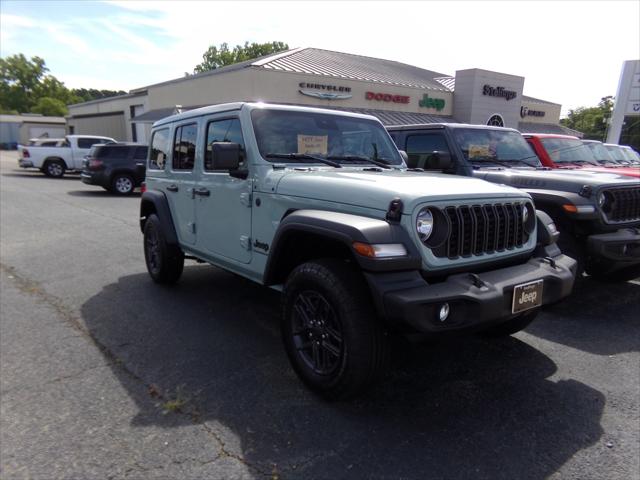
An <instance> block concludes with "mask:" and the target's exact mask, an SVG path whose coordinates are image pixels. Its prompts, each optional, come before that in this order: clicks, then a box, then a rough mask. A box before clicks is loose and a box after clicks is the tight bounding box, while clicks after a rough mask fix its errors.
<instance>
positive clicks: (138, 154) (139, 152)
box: [133, 147, 148, 160]
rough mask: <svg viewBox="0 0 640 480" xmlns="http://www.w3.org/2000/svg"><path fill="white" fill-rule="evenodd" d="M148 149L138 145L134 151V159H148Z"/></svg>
mask: <svg viewBox="0 0 640 480" xmlns="http://www.w3.org/2000/svg"><path fill="white" fill-rule="evenodd" d="M147 150H148V149H147V147H136V151H135V152H133V158H134V160H146V159H147Z"/></svg>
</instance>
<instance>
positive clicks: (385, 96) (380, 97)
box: [364, 92, 411, 103]
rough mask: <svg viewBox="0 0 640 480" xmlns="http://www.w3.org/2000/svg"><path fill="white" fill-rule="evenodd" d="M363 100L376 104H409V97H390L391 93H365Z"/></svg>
mask: <svg viewBox="0 0 640 480" xmlns="http://www.w3.org/2000/svg"><path fill="white" fill-rule="evenodd" d="M364 98H366V99H367V100H375V101H377V102H392V103H409V100H411V97H409V96H408V95H392V94H391V93H379V92H366V93H365V94H364Z"/></svg>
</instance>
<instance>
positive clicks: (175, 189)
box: [167, 184, 178, 192]
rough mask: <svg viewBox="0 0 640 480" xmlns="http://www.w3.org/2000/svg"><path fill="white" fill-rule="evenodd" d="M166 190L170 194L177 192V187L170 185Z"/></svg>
mask: <svg viewBox="0 0 640 480" xmlns="http://www.w3.org/2000/svg"><path fill="white" fill-rule="evenodd" d="M167 190H169V191H170V192H177V191H178V186H177V185H173V184H171V185H169V186H168V187H167Z"/></svg>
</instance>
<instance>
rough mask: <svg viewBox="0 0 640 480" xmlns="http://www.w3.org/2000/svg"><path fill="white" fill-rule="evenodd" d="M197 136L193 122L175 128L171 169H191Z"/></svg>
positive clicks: (196, 126)
mask: <svg viewBox="0 0 640 480" xmlns="http://www.w3.org/2000/svg"><path fill="white" fill-rule="evenodd" d="M197 136H198V125H197V124H195V123H190V124H189V125H182V126H180V127H178V128H176V135H175V137H174V140H173V163H172V168H173V170H193V164H194V162H195V159H196V137H197Z"/></svg>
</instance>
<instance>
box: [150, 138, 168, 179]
mask: <svg viewBox="0 0 640 480" xmlns="http://www.w3.org/2000/svg"><path fill="white" fill-rule="evenodd" d="M168 156H169V129H168V128H163V129H162V130H156V131H155V132H153V136H152V137H151V155H150V156H149V168H150V169H152V170H164V166H165V163H166V161H167V157H168Z"/></svg>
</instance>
